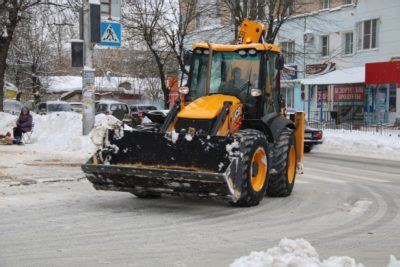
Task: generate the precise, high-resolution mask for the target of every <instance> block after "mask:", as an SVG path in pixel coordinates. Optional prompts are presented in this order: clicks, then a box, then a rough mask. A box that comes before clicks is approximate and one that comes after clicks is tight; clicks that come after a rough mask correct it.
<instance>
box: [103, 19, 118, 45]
mask: <svg viewBox="0 0 400 267" xmlns="http://www.w3.org/2000/svg"><path fill="white" fill-rule="evenodd" d="M100 44H101V45H105V46H121V24H120V23H119V22H112V21H102V22H101V41H100Z"/></svg>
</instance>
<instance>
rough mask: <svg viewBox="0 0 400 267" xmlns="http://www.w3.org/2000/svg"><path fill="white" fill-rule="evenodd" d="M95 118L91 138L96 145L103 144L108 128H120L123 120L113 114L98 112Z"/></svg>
mask: <svg viewBox="0 0 400 267" xmlns="http://www.w3.org/2000/svg"><path fill="white" fill-rule="evenodd" d="M95 120H96V122H95V124H94V128H93V130H92V131H91V133H90V139H91V140H92V142H93V144H95V145H96V146H101V145H102V144H103V141H104V138H105V137H106V134H107V131H108V130H111V129H117V128H120V127H121V125H122V122H121V121H120V120H118V119H117V118H115V117H114V116H112V115H105V114H98V115H97V116H96V119H95Z"/></svg>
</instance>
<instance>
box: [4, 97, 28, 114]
mask: <svg viewBox="0 0 400 267" xmlns="http://www.w3.org/2000/svg"><path fill="white" fill-rule="evenodd" d="M23 107H24V104H23V103H21V102H20V101H17V100H4V112H7V113H10V114H13V115H19V113H20V112H21V109H22V108H23Z"/></svg>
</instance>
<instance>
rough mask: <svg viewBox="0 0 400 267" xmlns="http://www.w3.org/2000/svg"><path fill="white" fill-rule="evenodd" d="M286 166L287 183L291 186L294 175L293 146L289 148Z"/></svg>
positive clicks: (294, 156)
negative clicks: (287, 165)
mask: <svg viewBox="0 0 400 267" xmlns="http://www.w3.org/2000/svg"><path fill="white" fill-rule="evenodd" d="M288 164H289V167H288V181H289V183H290V184H291V183H293V180H294V176H295V174H296V149H295V148H294V145H291V146H290V150H289V162H288Z"/></svg>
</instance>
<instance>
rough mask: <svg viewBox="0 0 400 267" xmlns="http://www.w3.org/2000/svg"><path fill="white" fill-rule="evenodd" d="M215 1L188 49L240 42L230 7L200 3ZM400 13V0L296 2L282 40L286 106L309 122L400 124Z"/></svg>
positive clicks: (197, 25)
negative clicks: (195, 45) (303, 113)
mask: <svg viewBox="0 0 400 267" xmlns="http://www.w3.org/2000/svg"><path fill="white" fill-rule="evenodd" d="M211 2H212V4H213V5H215V8H213V9H212V10H211V13H208V14H205V15H203V16H201V15H200V16H198V19H197V20H196V22H195V23H193V25H192V28H193V34H192V35H191V36H190V38H188V42H187V44H188V45H187V47H188V48H189V47H190V44H191V43H193V42H196V41H204V40H209V41H211V42H220V43H229V42H232V41H233V40H234V37H235V36H234V28H233V23H232V21H233V19H232V16H231V13H230V10H229V8H228V7H227V6H226V4H225V3H226V2H225V1H224V0H211V1H206V0H199V5H200V6H201V5H207V4H208V5H210V4H211ZM241 3H242V4H243V1H241ZM399 14H400V1H393V0H294V1H293V3H292V5H291V6H290V8H289V10H288V15H289V19H288V20H287V21H286V22H285V23H284V24H283V25H282V27H281V29H280V31H279V34H278V36H277V39H276V40H275V43H277V44H279V45H280V46H281V48H282V51H283V54H284V56H285V62H286V69H285V71H284V73H283V75H282V83H281V84H282V95H283V96H284V98H285V100H286V105H287V107H289V108H294V109H297V110H305V111H306V112H307V117H308V119H309V120H320V121H332V120H335V121H336V122H348V121H351V122H355V123H358V124H376V123H389V124H392V123H395V122H396V120H397V121H400V62H398V60H400V30H399V29H400V18H399ZM396 60H397V61H396ZM316 78H318V79H316Z"/></svg>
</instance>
